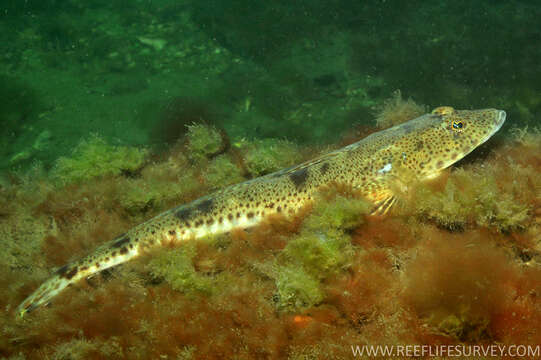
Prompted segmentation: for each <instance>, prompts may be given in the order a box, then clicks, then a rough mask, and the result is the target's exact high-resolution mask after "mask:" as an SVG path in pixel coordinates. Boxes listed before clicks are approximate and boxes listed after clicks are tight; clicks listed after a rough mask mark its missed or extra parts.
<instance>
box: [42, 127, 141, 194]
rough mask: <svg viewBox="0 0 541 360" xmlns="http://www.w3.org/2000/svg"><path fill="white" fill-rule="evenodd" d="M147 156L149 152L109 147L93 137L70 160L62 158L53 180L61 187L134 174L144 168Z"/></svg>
mask: <svg viewBox="0 0 541 360" xmlns="http://www.w3.org/2000/svg"><path fill="white" fill-rule="evenodd" d="M147 156H148V151H147V150H146V149H140V148H134V147H128V146H114V145H109V144H107V142H106V141H105V140H103V139H102V138H100V137H98V136H97V135H94V136H92V137H90V138H89V139H88V140H83V141H81V142H80V143H79V144H78V145H77V147H76V148H75V150H74V151H73V153H72V155H71V156H70V157H60V158H59V159H58V160H57V161H56V164H55V166H54V168H53V169H52V171H51V177H52V178H53V179H54V180H56V181H57V182H59V183H61V184H71V183H79V182H85V181H89V180H91V179H95V178H99V177H103V176H115V175H120V174H122V173H130V172H132V173H133V172H136V171H137V170H139V169H140V168H141V167H142V166H143V165H144V163H145V161H146V159H147Z"/></svg>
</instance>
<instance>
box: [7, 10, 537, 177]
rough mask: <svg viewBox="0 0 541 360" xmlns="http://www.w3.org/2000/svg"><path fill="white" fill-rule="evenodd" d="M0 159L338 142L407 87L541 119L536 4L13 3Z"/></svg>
mask: <svg viewBox="0 0 541 360" xmlns="http://www.w3.org/2000/svg"><path fill="white" fill-rule="evenodd" d="M0 14H1V15H0V16H1V22H0V99H1V101H0V104H1V105H0V122H1V127H0V169H1V170H2V172H5V171H6V170H19V171H25V169H28V168H29V167H30V166H32V165H33V164H36V163H39V164H41V166H42V167H44V168H45V169H48V168H50V167H51V166H52V164H53V163H54V161H55V160H56V159H57V158H58V157H59V156H63V155H66V154H70V152H71V151H72V149H73V147H74V146H75V145H76V144H77V143H79V141H80V140H81V139H85V138H89V137H90V136H91V134H98V135H100V136H101V137H103V138H104V139H106V141H108V142H109V143H111V144H122V145H132V146H145V147H149V148H151V149H153V150H155V151H157V152H158V151H160V150H161V149H166V148H167V146H168V145H170V144H173V143H174V142H175V141H177V140H178V139H180V138H182V136H183V135H184V133H185V129H186V127H185V125H186V124H191V123H193V122H205V123H209V124H213V125H215V126H216V127H218V128H221V129H224V130H225V131H226V132H227V134H228V135H229V137H230V138H231V139H233V141H234V140H235V139H242V138H269V137H273V138H287V139H289V140H292V141H295V142H298V143H325V142H333V141H336V140H337V139H339V137H340V136H341V135H343V134H344V133H347V131H348V130H350V129H351V128H352V127H353V126H354V125H357V124H359V123H370V122H371V121H372V119H373V113H374V107H376V106H377V105H379V104H381V103H382V102H383V101H384V100H385V99H387V98H389V97H390V96H391V95H392V93H393V91H395V90H397V89H400V90H401V91H402V94H403V96H404V97H406V98H409V97H411V98H413V99H414V100H415V101H416V102H417V103H420V104H426V105H428V106H430V107H435V106H439V105H451V106H454V107H456V108H482V107H497V108H501V109H505V110H506V111H507V113H508V119H509V120H508V122H507V123H506V127H508V128H509V127H511V126H525V125H528V126H535V125H536V124H539V123H540V121H541V46H539V44H540V43H541V26H539V19H540V18H541V5H540V4H539V2H537V1H495V0H479V1H381V0H378V1H375V0H372V1H360V0H357V1H346V0H331V1H329V0H325V1H321V0H320V1H317V0H304V1H285V0H274V1H254V0H234V1H207V0H185V1H182V0H181V1H178V0H176V1H173V0H153V1H151V0H144V1H142V0H129V1H128V0H107V1H105V0H93V1H81V0H64V1H55V0H26V1H22V0H3V1H2V2H1V3H0Z"/></svg>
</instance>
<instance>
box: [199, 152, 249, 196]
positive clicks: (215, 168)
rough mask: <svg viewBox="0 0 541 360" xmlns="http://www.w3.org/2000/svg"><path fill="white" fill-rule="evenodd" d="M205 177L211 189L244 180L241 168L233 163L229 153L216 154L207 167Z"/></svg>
mask: <svg viewBox="0 0 541 360" xmlns="http://www.w3.org/2000/svg"><path fill="white" fill-rule="evenodd" d="M205 179H206V181H207V184H208V186H209V187H210V188H211V189H218V188H221V187H224V186H227V185H231V184H236V183H239V182H241V181H243V180H244V177H243V176H242V170H241V169H240V168H239V167H238V166H237V165H235V164H234V163H233V161H232V159H231V157H230V156H229V155H226V154H224V155H218V156H217V157H216V158H214V159H212V161H211V162H210V163H209V166H208V167H207V171H206V174H205Z"/></svg>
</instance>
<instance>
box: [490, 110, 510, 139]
mask: <svg viewBox="0 0 541 360" xmlns="http://www.w3.org/2000/svg"><path fill="white" fill-rule="evenodd" d="M506 117H507V114H506V113H505V111H503V110H498V115H497V116H496V126H495V128H494V132H493V134H494V133H495V132H497V131H498V130H500V128H501V127H502V125H503V123H504V122H505V118H506Z"/></svg>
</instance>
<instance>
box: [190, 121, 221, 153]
mask: <svg viewBox="0 0 541 360" xmlns="http://www.w3.org/2000/svg"><path fill="white" fill-rule="evenodd" d="M186 137H187V140H188V144H187V150H188V156H189V157H190V158H191V159H193V160H195V161H201V160H204V159H208V158H210V157H212V156H214V155H217V154H219V153H220V152H222V151H223V150H224V149H225V146H226V144H225V143H224V139H223V138H222V135H221V134H220V132H219V131H218V130H217V129H216V128H215V127H213V126H207V125H203V124H193V125H189V126H188V132H187V134H186Z"/></svg>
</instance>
